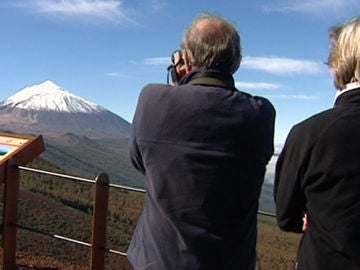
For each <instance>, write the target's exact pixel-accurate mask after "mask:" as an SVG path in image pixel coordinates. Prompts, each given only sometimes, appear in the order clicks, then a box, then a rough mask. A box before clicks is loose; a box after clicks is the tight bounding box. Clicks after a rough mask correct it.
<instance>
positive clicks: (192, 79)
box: [179, 69, 235, 88]
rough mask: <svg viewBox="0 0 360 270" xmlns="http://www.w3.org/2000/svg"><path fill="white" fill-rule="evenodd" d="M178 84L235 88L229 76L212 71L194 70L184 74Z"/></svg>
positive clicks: (231, 77)
mask: <svg viewBox="0 0 360 270" xmlns="http://www.w3.org/2000/svg"><path fill="white" fill-rule="evenodd" d="M179 84H202V85H216V86H226V87H233V88H234V87H235V82H234V78H233V76H232V75H231V74H229V73H225V72H222V71H219V70H214V69H195V70H193V71H191V72H189V73H188V74H186V75H185V76H184V77H183V78H182V79H181V80H180V82H179Z"/></svg>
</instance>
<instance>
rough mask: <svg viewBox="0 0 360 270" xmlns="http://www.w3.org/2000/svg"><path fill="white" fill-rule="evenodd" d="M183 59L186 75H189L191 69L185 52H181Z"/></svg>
mask: <svg viewBox="0 0 360 270" xmlns="http://www.w3.org/2000/svg"><path fill="white" fill-rule="evenodd" d="M182 55H183V59H184V64H185V68H186V73H189V72H190V71H191V69H192V65H191V63H190V61H189V55H188V52H187V50H183V53H182Z"/></svg>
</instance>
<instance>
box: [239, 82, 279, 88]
mask: <svg viewBox="0 0 360 270" xmlns="http://www.w3.org/2000/svg"><path fill="white" fill-rule="evenodd" d="M235 86H236V87H237V88H240V89H278V88H281V85H279V84H273V83H266V82H235Z"/></svg>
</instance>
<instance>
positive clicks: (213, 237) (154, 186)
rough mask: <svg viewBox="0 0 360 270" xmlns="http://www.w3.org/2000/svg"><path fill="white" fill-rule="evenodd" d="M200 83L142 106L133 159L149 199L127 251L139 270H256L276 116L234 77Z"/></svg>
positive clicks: (170, 90)
mask: <svg viewBox="0 0 360 270" xmlns="http://www.w3.org/2000/svg"><path fill="white" fill-rule="evenodd" d="M199 74H200V76H198V75H199ZM196 76H197V77H201V73H198V72H196V71H195V72H192V73H191V74H188V75H187V76H186V77H185V78H183V80H182V81H181V82H180V85H177V86H170V85H163V84H151V85H147V86H146V87H145V88H144V89H143V90H142V92H141V95H140V98H139V101H138V105H137V109H136V113H135V116H134V120H133V123H132V137H131V143H130V155H131V159H132V161H133V163H134V165H135V167H136V168H137V169H138V170H139V171H140V172H142V173H143V174H144V175H145V178H146V190H147V193H146V204H145V209H144V211H143V213H142V216H141V217H140V220H139V221H138V224H137V227H136V230H135V233H134V236H133V239H132V241H131V244H130V246H129V248H128V259H129V260H130V262H131V263H132V265H133V266H134V268H135V269H136V270H140V269H146V270H150V269H152V270H175V269H176V270H200V269H207V270H209V269H216V270H219V269H227V270H231V269H242V270H246V269H254V265H255V259H256V235H257V229H256V224H257V223H256V220H257V219H256V217H257V210H258V199H259V195H260V192H261V185H262V183H263V179H264V173H265V166H266V164H267V162H268V161H269V159H270V157H271V156H272V154H273V133H274V118H275V110H274V108H273V106H272V105H271V103H270V102H269V101H268V100H266V99H264V98H261V97H253V96H251V95H249V94H246V93H243V92H240V91H238V90H236V88H235V87H234V86H233V79H232V76H230V75H228V76H227V78H225V79H224V78H223V76H220V78H217V76H215V77H216V78H215V79H214V78H210V80H208V82H204V81H201V79H200V81H199V78H197V79H196V80H193V79H194V77H196ZM206 76H207V75H206ZM206 76H205V77H206ZM210 77H212V76H210ZM225 77H226V76H225ZM209 81H210V84H212V85H209ZM217 81H223V82H224V81H225V85H221V83H220V85H218V84H217ZM194 83H195V84H194Z"/></svg>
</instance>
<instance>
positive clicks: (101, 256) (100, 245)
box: [2, 165, 274, 270]
mask: <svg viewBox="0 0 360 270" xmlns="http://www.w3.org/2000/svg"><path fill="white" fill-rule="evenodd" d="M20 170H23V171H28V172H33V173H39V174H44V175H50V176H54V177H60V178H65V179H70V180H75V181H80V182H86V183H89V184H93V185H95V194H94V201H93V217H92V237H91V243H87V242H83V241H80V240H77V239H71V238H68V237H66V236H61V235H58V234H54V235H51V236H52V237H54V238H57V239H61V240H64V241H68V242H72V243H75V244H78V245H82V246H87V247H90V248H91V254H90V262H89V265H90V270H104V268H105V256H106V253H107V252H109V253H114V254H118V255H121V256H126V255H127V254H126V253H125V252H122V251H116V250H112V249H108V248H106V226H107V213H108V202H109V188H117V189H124V190H128V191H135V192H139V193H145V192H146V191H145V190H144V189H139V188H132V187H128V186H122V185H116V184H110V181H109V177H108V175H107V174H106V173H101V174H99V175H98V176H97V177H96V178H95V179H87V178H82V177H77V176H71V175H66V174H60V173H54V172H49V171H44V170H39V169H34V168H30V167H24V166H16V165H15V166H8V169H7V174H12V175H14V176H16V177H13V179H19V177H18V176H19V171H20ZM18 197H19V181H7V182H6V183H5V190H4V211H3V212H4V217H3V235H2V239H3V241H2V248H3V256H2V257H3V261H2V267H3V268H2V269H4V270H15V269H16V234H17V228H22V229H28V230H33V231H36V230H34V229H32V228H29V227H25V226H22V225H20V224H18V222H17V207H18V206H17V204H18V203H17V202H18ZM259 214H260V215H266V216H272V217H273V216H274V214H272V213H268V212H263V211H259Z"/></svg>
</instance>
